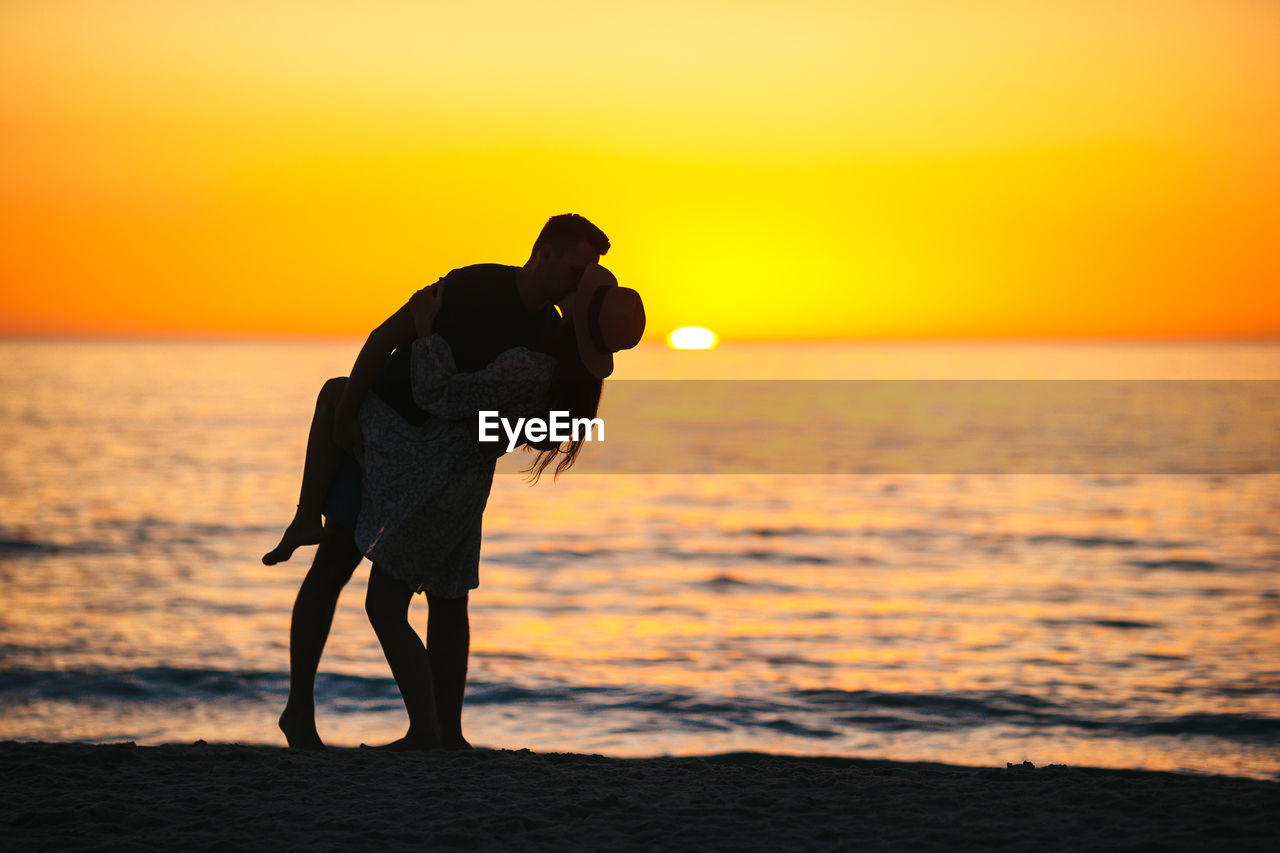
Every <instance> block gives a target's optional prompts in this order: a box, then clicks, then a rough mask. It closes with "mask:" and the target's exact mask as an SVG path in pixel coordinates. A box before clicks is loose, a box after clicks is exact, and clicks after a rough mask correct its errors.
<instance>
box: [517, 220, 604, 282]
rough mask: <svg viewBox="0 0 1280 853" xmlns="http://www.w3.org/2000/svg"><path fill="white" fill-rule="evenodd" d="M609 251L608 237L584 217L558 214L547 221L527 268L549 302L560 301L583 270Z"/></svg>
mask: <svg viewBox="0 0 1280 853" xmlns="http://www.w3.org/2000/svg"><path fill="white" fill-rule="evenodd" d="M608 251H609V238H608V237H606V236H605V233H604V232H603V231H601V230H600V229H599V228H597V227H596V226H594V225H592V224H591V223H590V222H589V221H588V220H587V218H586V217H584V216H579V215H578V214H576V213H562V214H560V215H559V216H553V217H551V218H550V219H548V220H547V224H546V225H544V226H542V231H541V233H539V234H538V239H537V240H535V241H534V243H533V254H532V255H530V257H529V263H528V264H527V265H526V267H527V269H528V270H529V271H530V272H531V273H533V275H534V276H536V279H537V281H538V283H539V284H540V285H541V286H543V287H544V288H545V292H546V294H547V296H548V297H549V298H550V299H551V300H552V301H553V302H560V301H561V300H563V299H564V297H565V296H567V295H568V294H570V293H572V292H573V290H574V289H575V288H576V287H577V286H578V281H579V280H580V279H581V278H582V274H583V272H585V271H586V269H587V267H590V266H593V265H594V264H598V263H599V262H600V256H601V255H603V254H605V253H606V252H608Z"/></svg>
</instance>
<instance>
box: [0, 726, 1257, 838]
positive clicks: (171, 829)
mask: <svg viewBox="0 0 1280 853" xmlns="http://www.w3.org/2000/svg"><path fill="white" fill-rule="evenodd" d="M0 826H3V834H2V836H0V841H3V846H4V847H5V848H6V849H12V850H30V849H51V848H57V849H78V848H90V847H92V848H98V849H101V848H112V847H128V848H136V847H143V848H167V849H172V848H177V847H185V848H194V849H220V850H234V849H249V848H254V849H259V848H273V849H279V848H295V847H296V848H307V849H315V848H335V849H336V848H377V849H380V850H389V849H421V848H423V847H429V848H432V849H491V848H505V849H531V848H532V849H565V848H569V847H572V848H575V849H621V848H626V849H686V850H695V849H697V850H704V849H712V850H715V849H726V850H729V849H732V850H745V849H759V850H766V849H768V850H773V849H779V848H782V849H798V850H799V849H803V850H822V849H850V848H858V849H903V848H906V849H938V850H942V849H955V848H957V847H968V848H984V849H985V848H1013V849H1030V848H1035V849H1144V850H1171V849H1211V848H1216V849H1232V850H1253V849H1257V850H1262V849H1268V850H1272V849H1276V847H1277V845H1278V844H1280V783H1276V782H1266V781H1257V780H1248V779H1239V778H1232V777H1223V776H1190V775H1180V774H1172V773H1155V772H1144V771H1123V770H1096V769H1086V768H1074V767H1062V766H1049V767H1038V768H1037V767H1031V766H1028V765H1025V764H1024V765H1017V766H1007V767H1000V768H978V767H956V766H948V765H941V764H907V763H897V762H888V761H872V760H860V759H832V758H804V757H790V756H771V755H762V754H756V753H735V754H728V755H717V756H707V757H698V758H649V759H615V758H607V757H602V756H593V755H573V754H544V753H534V752H530V751H527V750H522V751H519V752H512V751H500V750H476V751H473V752H469V753H430V754H390V753H383V752H378V751H374V750H329V751H326V752H322V753H302V752H291V751H289V750H286V749H282V748H274V747H257V746H252V747H250V746H239V745H224V744H205V743H196V744H192V745H166V746H157V747H137V746H134V745H132V744H123V745H105V746H102V745H97V746H95V745H85V744H46V743H5V744H0Z"/></svg>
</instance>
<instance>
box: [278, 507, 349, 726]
mask: <svg viewBox="0 0 1280 853" xmlns="http://www.w3.org/2000/svg"><path fill="white" fill-rule="evenodd" d="M360 559H361V554H360V551H359V550H358V549H357V548H356V543H355V538H354V536H353V534H352V532H351V530H349V529H348V528H346V527H344V526H342V525H341V524H338V523H337V522H334V521H326V522H325V525H324V532H323V534H322V535H321V538H320V547H319V548H317V549H316V556H315V559H314V560H312V561H311V568H310V569H309V570H308V571H307V576H306V578H305V579H304V580H303V581H302V588H301V589H299V590H298V597H297V599H296V600H295V601H294V603H293V621H292V622H291V623H290V625H289V700H288V702H287V703H286V704H285V706H284V713H282V714H281V715H280V731H282V732H284V736H285V739H286V740H288V741H289V746H291V747H293V748H295V749H323V748H324V743H323V742H321V740H320V735H319V734H318V733H317V732H316V696H315V688H316V670H317V669H318V668H319V666H320V655H321V653H322V652H324V644H325V641H326V640H327V639H328V638H329V629H330V627H332V626H333V610H334V607H335V606H337V603H338V593H340V592H342V588H343V587H344V586H346V584H347V581H349V580H351V574H352V572H354V571H355V569H356V566H358V565H360Z"/></svg>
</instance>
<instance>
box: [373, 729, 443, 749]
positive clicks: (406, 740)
mask: <svg viewBox="0 0 1280 853" xmlns="http://www.w3.org/2000/svg"><path fill="white" fill-rule="evenodd" d="M360 746H361V747H362V748H364V749H380V750H383V751H385V752H425V751H426V750H430V749H439V748H440V742H439V741H437V740H430V739H428V738H423V737H419V736H417V735H416V734H414V733H412V732H410V733H409V734H407V735H405V736H404V737H402V738H400V739H399V740H393V741H391V743H384V744H382V745H381V746H369V745H367V744H363V743H362V744H360Z"/></svg>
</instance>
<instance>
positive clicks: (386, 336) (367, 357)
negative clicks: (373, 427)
mask: <svg viewBox="0 0 1280 853" xmlns="http://www.w3.org/2000/svg"><path fill="white" fill-rule="evenodd" d="M416 337H417V335H416V334H415V330H414V325H413V315H412V314H411V313H410V308H409V304H408V303H406V304H405V305H403V306H402V307H401V308H400V310H399V311H397V312H396V313H394V314H392V315H391V316H390V317H388V318H387V319H386V321H385V322H383V324H382V325H380V326H378V328H376V329H374V330H373V331H372V332H370V333H369V338H368V340H366V341H365V342H364V346H363V347H361V348H360V354H359V355H358V356H356V362H355V364H353V365H352V366H351V375H350V376H349V377H347V387H346V389H345V390H344V391H343V392H342V397H341V398H340V399H339V400H338V408H337V411H336V412H335V413H334V422H333V442H334V444H336V445H338V447H341V448H342V449H343V450H346V451H348V452H350V453H357V455H358V450H359V447H358V445H359V443H360V425H359V423H358V422H357V419H356V415H357V413H358V412H359V411H360V404H361V403H362V402H364V396H365V394H367V393H368V392H369V386H370V385H372V384H373V380H374V379H376V378H377V377H378V371H380V370H382V366H383V365H384V364H386V362H387V358H388V356H390V355H391V353H392V351H393V350H394V349H395V348H396V347H402V346H407V345H408V344H410V343H412V342H413V340H414V338H416Z"/></svg>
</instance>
